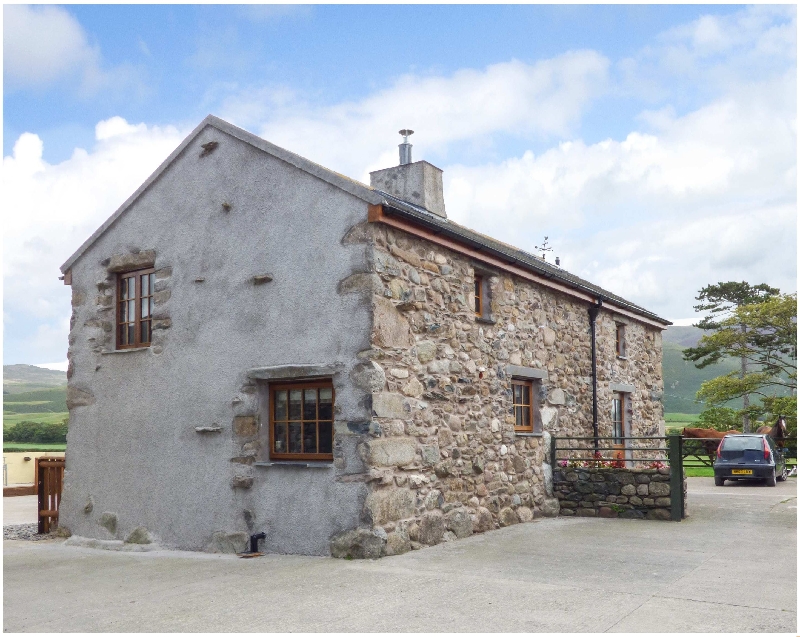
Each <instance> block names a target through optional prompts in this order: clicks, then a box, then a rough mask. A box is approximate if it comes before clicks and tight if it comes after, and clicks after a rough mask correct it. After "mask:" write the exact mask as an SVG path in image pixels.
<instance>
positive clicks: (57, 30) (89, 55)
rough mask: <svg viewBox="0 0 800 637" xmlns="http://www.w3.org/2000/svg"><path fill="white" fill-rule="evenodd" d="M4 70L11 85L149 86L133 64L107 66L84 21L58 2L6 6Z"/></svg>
mask: <svg viewBox="0 0 800 637" xmlns="http://www.w3.org/2000/svg"><path fill="white" fill-rule="evenodd" d="M3 72H4V88H5V90H7V91H9V90H10V91H15V90H20V89H43V88H47V87H49V86H50V85H53V84H56V83H59V82H65V81H71V82H72V84H73V85H74V90H75V91H76V92H77V93H78V94H79V95H80V96H82V97H89V96H92V95H95V94H96V93H97V92H98V91H100V90H101V89H103V88H110V89H112V90H114V91H116V92H117V93H118V92H119V91H120V90H122V89H123V88H125V87H131V86H132V87H134V88H135V90H136V91H138V92H139V93H142V92H146V91H147V90H148V89H147V88H146V87H145V86H144V85H143V84H142V83H141V82H140V81H139V78H138V75H139V72H138V71H137V70H136V69H134V68H133V67H131V66H129V65H120V66H117V67H115V68H113V69H109V68H104V64H103V59H102V54H101V52H100V48H99V47H97V46H94V45H92V44H90V42H89V38H88V37H87V35H86V32H85V31H84V29H83V27H82V26H81V25H80V23H79V22H78V21H77V20H76V19H75V18H74V17H73V16H72V15H71V14H70V13H69V12H67V11H66V10H65V9H63V8H61V7H57V6H51V5H45V6H32V5H24V4H7V5H4V7H3Z"/></svg>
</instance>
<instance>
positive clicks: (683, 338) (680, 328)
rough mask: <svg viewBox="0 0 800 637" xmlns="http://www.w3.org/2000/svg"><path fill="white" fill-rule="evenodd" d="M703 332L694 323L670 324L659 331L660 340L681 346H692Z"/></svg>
mask: <svg viewBox="0 0 800 637" xmlns="http://www.w3.org/2000/svg"><path fill="white" fill-rule="evenodd" d="M704 333H705V330H701V329H700V328H699V327H695V326H694V325H670V326H669V327H668V328H667V329H666V330H664V331H663V332H662V333H661V340H663V341H664V342H665V343H673V344H675V345H680V346H681V347H694V346H695V345H697V342H698V341H699V340H700V337H701V336H702V335H703V334H704Z"/></svg>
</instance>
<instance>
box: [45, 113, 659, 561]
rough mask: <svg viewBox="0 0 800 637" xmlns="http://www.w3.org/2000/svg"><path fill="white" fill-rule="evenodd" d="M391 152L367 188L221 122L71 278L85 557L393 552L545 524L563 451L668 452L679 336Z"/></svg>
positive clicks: (73, 526) (178, 159)
mask: <svg viewBox="0 0 800 637" xmlns="http://www.w3.org/2000/svg"><path fill="white" fill-rule="evenodd" d="M401 155H402V157H403V163H401V165H398V166H395V167H393V168H388V169H385V170H380V171H377V172H374V173H372V174H371V185H370V186H366V185H364V184H361V183H359V182H356V181H353V180H351V179H348V178H346V177H343V176H342V175H339V174H337V173H335V172H332V171H330V170H327V169H325V168H323V167H321V166H319V165H317V164H314V163H312V162H310V161H308V160H306V159H304V158H302V157H299V156H297V155H295V154H293V153H291V152H289V151H286V150H284V149H282V148H278V147H277V146H274V145H273V144H270V143H269V142H266V141H264V140H263V139H260V138H258V137H256V136H255V135H252V134H250V133H248V132H246V131H244V130H241V129H239V128H237V127H235V126H232V125H231V124H228V123H227V122H224V121H222V120H220V119H218V118H216V117H213V116H209V117H207V118H206V119H205V120H203V122H202V123H201V124H200V125H199V126H198V127H197V128H196V129H195V130H194V131H193V132H192V133H191V134H190V135H189V136H188V137H187V138H186V140H184V141H183V143H181V145H180V146H179V147H178V148H177V149H176V150H175V151H174V152H173V153H172V154H171V155H170V156H169V157H168V158H167V160H166V161H165V162H164V163H163V164H162V165H161V166H160V167H159V168H158V170H156V172H155V173H153V175H152V176H151V177H150V178H149V179H148V180H147V181H146V182H145V183H144V184H142V185H141V187H140V188H139V189H138V190H137V191H136V192H135V193H134V194H133V195H132V196H131V197H130V198H129V199H128V200H127V201H126V202H125V203H124V204H123V205H122V206H121V207H120V208H119V209H118V210H117V211H116V212H115V213H114V214H113V215H112V216H111V217H110V218H109V219H108V220H107V221H106V222H105V223H104V224H103V225H102V226H101V227H100V228H99V229H98V230H97V231H96V232H95V233H94V234H93V235H92V236H91V237H89V239H88V240H87V241H86V242H85V243H84V244H83V245H82V246H81V247H80V248H79V249H78V250H77V252H75V254H73V255H72V256H71V257H70V258H69V259H68V260H67V262H66V263H64V265H63V266H62V268H61V271H62V273H63V275H64V277H63V278H64V282H65V283H66V284H67V285H71V286H72V319H71V331H70V335H69V355H68V356H69V371H68V378H69V386H68V406H69V411H70V428H69V440H68V447H67V460H66V475H65V486H64V495H63V500H62V504H61V517H60V519H61V524H62V525H63V526H66V527H68V528H69V529H70V531H71V532H72V533H73V535H74V536H75V537H79V538H81V537H82V538H94V539H95V540H115V541H116V542H117V544H119V542H120V541H125V542H128V543H134V542H137V543H142V542H145V543H146V542H152V543H154V544H157V545H159V546H164V547H173V548H180V549H189V550H208V551H241V550H243V549H244V548H245V542H246V540H247V538H248V536H249V535H250V534H251V533H254V532H259V531H264V532H265V533H266V540H264V541H263V544H262V547H263V550H265V551H268V552H280V553H300V554H312V555H328V554H333V555H339V556H342V555H351V556H355V557H359V556H361V557H377V556H380V555H393V554H398V553H402V552H405V551H408V550H410V549H412V548H418V547H421V546H425V545H433V544H437V543H439V542H442V541H448V540H451V539H454V538H460V537H464V536H467V535H470V534H472V533H477V532H484V531H489V530H491V529H494V528H497V527H499V526H505V525H509V524H514V523H517V522H527V521H530V520H531V519H533V518H534V517H537V516H539V515H554V514H557V512H558V501H557V500H556V499H555V498H554V497H553V491H552V479H551V478H552V470H551V467H550V464H549V463H550V461H551V459H550V458H549V445H548V442H547V441H548V440H549V437H550V436H551V435H572V436H592V435H600V436H611V435H613V436H615V437H616V436H618V437H620V438H621V437H622V436H623V435H659V434H663V414H662V407H661V402H660V400H661V392H662V376H661V330H663V329H664V328H665V327H666V326H667V325H668V322H667V321H666V320H664V319H662V318H659V317H658V316H656V315H654V314H652V313H651V312H648V311H647V310H645V309H643V308H641V307H638V306H637V305H635V304H633V303H631V302H629V301H626V300H624V299H623V298H621V297H619V296H617V295H615V294H612V293H611V292H608V291H606V290H603V289H601V288H599V287H598V286H596V285H592V284H591V283H589V282H587V281H584V280H582V279H580V278H578V277H576V276H574V275H572V274H570V273H569V272H567V271H566V270H564V269H561V268H560V267H558V266H555V265H552V264H550V263H547V262H546V261H544V260H542V259H539V258H536V257H534V256H532V255H530V254H527V253H525V252H522V251H520V250H518V249H516V248H513V247H511V246H509V245H507V244H504V243H501V242H499V241H496V240H494V239H491V238H489V237H486V236H484V235H481V234H478V233H477V232H474V231H472V230H469V229H467V228H465V227H463V226H461V225H458V224H456V223H453V222H452V221H450V220H448V218H447V215H446V212H445V202H444V197H443V191H442V171H441V170H439V169H438V168H436V167H435V166H433V165H431V164H429V163H427V162H425V161H417V162H412V161H411V158H410V144H407V143H404V144H401ZM593 360H594V362H595V366H596V367H595V368H593ZM593 369H596V373H594V374H593ZM620 442H622V441H620ZM626 453H627V452H626Z"/></svg>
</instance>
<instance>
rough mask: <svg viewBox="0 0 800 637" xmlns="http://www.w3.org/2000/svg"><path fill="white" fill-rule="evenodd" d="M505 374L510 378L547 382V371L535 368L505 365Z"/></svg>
mask: <svg viewBox="0 0 800 637" xmlns="http://www.w3.org/2000/svg"><path fill="white" fill-rule="evenodd" d="M506 374H507V375H508V376H511V377H512V378H527V379H532V380H547V378H548V375H547V370H546V369H538V368H536V367H523V366H521V365H506Z"/></svg>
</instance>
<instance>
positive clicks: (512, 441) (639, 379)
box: [333, 224, 663, 555]
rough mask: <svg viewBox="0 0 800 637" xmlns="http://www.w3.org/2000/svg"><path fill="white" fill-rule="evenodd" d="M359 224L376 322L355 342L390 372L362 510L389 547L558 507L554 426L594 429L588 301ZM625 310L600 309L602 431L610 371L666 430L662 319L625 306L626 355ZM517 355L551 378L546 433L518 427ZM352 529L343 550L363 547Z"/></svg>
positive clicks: (635, 421) (571, 432)
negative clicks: (619, 340) (654, 323)
mask: <svg viewBox="0 0 800 637" xmlns="http://www.w3.org/2000/svg"><path fill="white" fill-rule="evenodd" d="M364 232H365V234H366V235H367V236H369V237H370V238H371V249H372V254H371V264H372V272H371V276H370V277H369V279H370V286H371V288H372V290H373V310H374V323H373V332H372V339H371V344H372V346H371V348H370V350H368V351H365V352H361V353H360V355H359V356H360V357H361V358H363V359H364V360H365V361H370V362H371V364H372V366H373V370H374V371H375V374H374V376H375V377H377V378H380V380H381V382H380V383H379V386H377V387H374V388H373V395H372V410H373V425H372V429H373V435H372V437H371V439H370V440H368V441H367V442H365V443H363V444H362V446H361V453H362V456H363V458H364V460H365V464H366V465H367V467H369V485H370V494H369V496H368V498H367V502H366V504H365V519H366V520H368V521H369V522H371V524H372V531H373V534H377V537H379V538H383V542H384V544H383V546H384V547H385V548H383V549H382V550H383V552H384V554H393V553H399V552H404V551H406V550H408V549H409V548H417V547H419V546H422V545H431V544H437V543H439V542H441V541H447V540H449V539H453V538H455V537H463V536H466V535H469V534H471V533H473V532H480V531H486V530H490V529H494V528H497V527H501V526H507V525H510V524H515V523H517V522H527V521H530V520H532V519H533V518H534V517H536V516H538V515H555V514H557V512H558V500H557V499H556V498H555V497H554V492H553V489H552V472H551V470H550V465H549V464H546V462H545V460H547V461H548V462H549V458H547V459H546V456H547V455H549V444H548V441H549V434H554V435H559V436H585V435H589V434H590V433H591V400H592V381H591V349H590V336H589V320H588V313H587V308H588V305H587V304H586V303H585V302H582V301H579V300H575V299H573V298H572V297H569V296H567V295H565V294H563V293H560V292H557V291H553V290H551V289H549V288H545V287H543V286H540V285H538V284H536V283H534V282H530V281H527V280H524V279H522V278H519V277H516V276H512V275H509V274H507V273H504V272H501V271H497V270H495V271H493V270H492V269H487V268H485V267H483V266H482V265H481V264H480V263H477V262H474V261H472V260H471V259H470V258H468V257H466V256H463V255H461V254H458V253H456V252H454V251H451V250H448V249H446V248H442V247H440V246H438V245H437V244H434V243H432V242H429V241H427V240H424V239H420V238H417V237H414V236H412V235H410V234H407V233H405V232H403V231H399V230H395V229H393V228H389V227H386V226H383V225H381V224H369V225H368V226H367V227H366V229H365V231H364ZM476 268H478V271H479V273H480V274H481V275H482V276H483V277H484V279H485V280H488V291H489V294H488V296H489V298H488V302H489V304H490V308H491V311H490V313H489V316H488V317H486V318H483V319H482V318H478V317H476V316H475V313H474V311H473V308H474V296H473V294H474V284H473V281H474V279H473V277H474V276H475V272H476ZM616 319H619V317H615V316H614V315H612V314H610V313H609V312H607V311H605V310H604V311H602V312H601V314H600V316H599V318H598V383H599V391H598V399H599V401H600V405H601V414H600V429H601V432H600V433H601V435H608V434H609V433H610V431H611V423H610V413H609V412H610V392H611V388H610V384H611V383H629V384H631V385H635V388H636V389H635V391H634V392H632V394H631V400H630V401H629V403H630V412H631V413H630V414H629V417H630V422H631V423H632V433H633V434H634V435H653V434H659V433H662V432H663V418H662V409H661V403H660V397H661V392H662V388H663V385H662V379H661V336H660V332H659V331H658V330H657V329H654V328H651V327H648V326H646V325H644V324H642V323H638V322H636V321H634V320H631V319H624V321H625V322H626V323H627V324H628V325H627V328H626V331H627V351H626V354H627V357H626V358H624V359H622V358H619V357H617V356H616V353H615V342H614V333H615V320H616ZM509 366H517V367H525V368H528V369H530V370H534V371H536V372H537V373H539V375H540V377H542V378H543V380H542V381H541V390H540V397H539V398H540V404H541V409H540V414H539V417H540V418H541V421H542V423H543V427H544V433H543V434H539V435H534V434H526V435H522V434H519V433H515V431H514V419H513V417H512V415H511V394H510V380H511V376H510V375H509V372H510V371H513V368H510V367H509ZM606 403H608V405H606ZM606 407H608V409H607V408H606ZM348 542H349V540H348V541H345V542H344V546H343V547H342V546H339V548H338V549H334V550H333V552H334V554H341V555H347V554H358V553H359V550H358V549H353V548H352V546H350V544H348ZM357 543H358V542H357V541H356V540H355V539H353V542H352V544H353V545H355V544H357Z"/></svg>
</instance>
